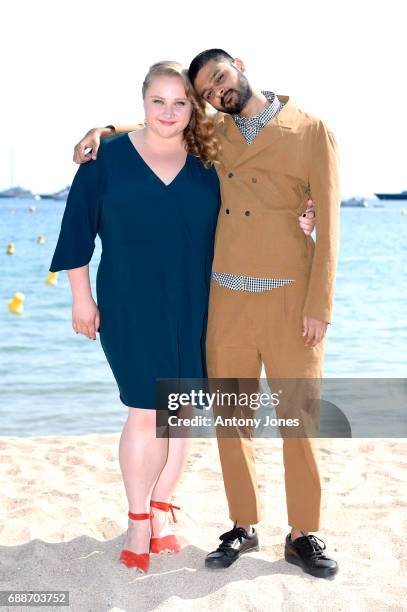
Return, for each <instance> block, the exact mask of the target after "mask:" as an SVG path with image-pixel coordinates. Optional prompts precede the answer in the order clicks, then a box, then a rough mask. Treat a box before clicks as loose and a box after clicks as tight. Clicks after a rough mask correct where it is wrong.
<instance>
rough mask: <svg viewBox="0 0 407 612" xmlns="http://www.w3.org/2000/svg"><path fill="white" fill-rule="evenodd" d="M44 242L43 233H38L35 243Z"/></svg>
mask: <svg viewBox="0 0 407 612" xmlns="http://www.w3.org/2000/svg"><path fill="white" fill-rule="evenodd" d="M44 242H45V238H44V234H40V235H39V236H38V238H37V243H38V244H44Z"/></svg>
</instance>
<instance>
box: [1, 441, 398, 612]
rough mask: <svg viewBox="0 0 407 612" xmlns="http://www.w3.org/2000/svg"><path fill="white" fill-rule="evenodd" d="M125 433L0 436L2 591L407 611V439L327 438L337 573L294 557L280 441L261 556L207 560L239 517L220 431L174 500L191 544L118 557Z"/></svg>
mask: <svg viewBox="0 0 407 612" xmlns="http://www.w3.org/2000/svg"><path fill="white" fill-rule="evenodd" d="M118 441H119V434H116V433H115V434H108V435H85V436H61V437H55V436H53V437H36V438H16V437H0V471H1V484H0V544H1V546H0V590H6V589H13V590H26V589H35V590H41V589H45V590H47V589H54V590H69V591H70V607H69V609H70V610H74V611H75V612H82V611H84V612H93V611H95V612H104V611H111V612H112V611H121V610H123V611H133V610H137V611H139V610H140V611H147V610H160V611H163V610H172V611H176V612H180V611H183V610H188V611H189V610H199V612H203V611H205V610H216V611H219V610H222V611H223V610H231V611H232V610H233V611H235V610H250V611H257V610H261V611H263V610H267V611H268V610H273V611H274V610H276V611H277V610H284V611H296V612H297V611H298V610H310V611H311V610H312V611H313V612H315V611H318V610H321V611H322V610H324V611H329V612H331V611H332V612H333V611H342V610H344V611H345V610H346V611H348V610H351V611H355V612H356V611H357V612H361V611H364V610H366V611H369V612H370V611H376V610H386V611H388V610H392V611H393V610H394V611H396V610H400V611H401V610H407V605H406V604H405V602H406V601H407V594H406V584H407V580H406V577H407V561H406V548H407V530H406V524H407V520H406V519H407V513H406V506H407V496H406V466H407V442H406V441H405V440H398V439H392V440H390V439H376V440H373V439H365V440H343V439H342V440H320V441H319V448H320V455H321V464H320V466H321V475H322V478H323V486H324V494H323V507H322V527H321V530H320V531H319V532H318V533H317V534H316V535H318V536H319V537H320V538H322V539H323V540H324V541H325V542H326V544H327V551H328V552H329V553H330V554H331V556H332V557H334V558H335V559H336V560H337V561H338V563H339V567H340V569H339V573H338V574H337V575H336V576H335V578H333V579H330V580H323V579H318V578H314V577H312V576H309V575H307V574H304V573H303V572H302V571H301V569H300V568H297V567H295V566H292V565H289V564H288V563H286V562H285V561H284V558H283V542H284V537H285V535H286V533H287V532H288V530H289V528H288V526H287V523H286V521H287V518H286V508H285V497H284V482H283V474H284V472H283V464H282V451H281V446H282V442H281V440H270V439H268V440H265V439H262V440H258V441H257V442H256V447H257V458H258V474H259V481H260V483H261V492H262V500H263V505H264V519H263V521H262V522H261V523H260V525H259V526H258V529H259V537H260V544H261V550H260V552H258V553H254V554H251V555H247V556H245V557H242V558H241V559H240V560H239V561H238V562H237V563H236V564H234V565H233V566H232V567H231V568H229V569H228V570H221V571H215V572H214V571H210V570H206V569H205V567H204V557H205V555H206V554H207V552H208V551H210V550H213V549H214V548H216V546H217V545H218V543H219V542H218V537H219V535H220V534H221V533H222V532H224V531H227V530H228V529H230V522H229V521H228V518H227V516H228V514H227V508H226V502H225V497H224V494H223V486H222V479H221V472H220V466H219V461H218V454H217V447H216V441H215V440H195V441H194V445H193V449H192V453H191V457H190V460H189V463H188V466H187V469H186V471H185V473H184V475H183V478H182V481H181V483H180V485H179V489H178V491H177V494H176V496H175V498H174V502H175V503H177V505H180V506H181V508H182V510H181V511H180V512H178V519H179V520H178V523H177V525H176V529H177V533H178V534H179V535H180V538H181V540H182V542H183V543H184V545H185V547H184V548H183V550H182V551H181V552H180V553H179V554H178V555H174V556H165V557H163V556H156V555H154V556H153V557H152V561H151V566H150V572H149V574H148V575H146V576H140V575H139V574H136V573H134V571H132V570H129V569H127V568H126V567H124V566H123V565H121V564H120V563H119V561H118V556H119V552H120V550H121V547H122V543H123V540H124V535H125V530H126V528H127V501H126V497H125V494H124V488H123V484H122V481H121V474H120V468H119V463H118V458H117V446H118ZM6 609H10V610H14V611H15V610H18V609H21V610H29V609H33V608H27V607H26V608H19V607H10V608H1V610H6ZM40 609H44V610H51V609H53V610H56V609H61V610H64V609H65V610H66V609H68V608H66V607H65V608H56V607H54V608H51V607H45V608H40Z"/></svg>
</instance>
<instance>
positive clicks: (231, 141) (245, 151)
mask: <svg viewBox="0 0 407 612" xmlns="http://www.w3.org/2000/svg"><path fill="white" fill-rule="evenodd" d="M278 97H279V99H280V100H281V101H283V102H285V106H284V107H283V109H282V110H281V111H280V112H279V113H278V114H277V115H276V117H274V119H273V120H272V121H271V122H270V123H268V124H267V125H266V126H265V127H264V128H263V129H262V131H261V132H260V134H259V135H258V136H257V137H256V138H255V140H254V141H253V143H252V144H251V145H248V144H247V143H246V141H245V139H244V138H243V136H242V134H241V132H240V130H239V129H238V128H237V127H236V125H235V123H234V121H233V118H232V117H231V116H230V115H226V114H223V113H218V115H217V133H218V136H219V139H220V145H221V152H220V156H219V163H217V164H216V168H217V171H218V175H219V177H220V181H221V193H222V206H221V209H220V214H219V219H218V225H217V230H216V239H215V257H214V261H213V270H214V271H215V272H228V273H234V274H243V275H248V276H256V277H267V278H297V277H298V276H299V275H301V276H303V275H307V276H308V277H309V284H308V293H307V298H306V301H305V304H304V309H303V314H304V315H308V316H310V317H313V318H315V319H319V320H321V321H331V313H332V302H333V293H334V283H335V270H336V262H337V256H338V244H339V206H340V193H339V179H338V159H337V146H336V141H335V138H334V135H333V134H332V132H331V131H330V130H329V129H328V128H327V127H326V125H325V124H324V123H323V122H322V121H321V120H320V119H317V118H316V117H313V116H312V115H310V114H308V113H304V112H303V111H301V110H300V109H298V108H297V107H296V106H295V105H294V104H293V102H292V101H291V100H290V98H289V97H288V96H283V95H279V94H278ZM309 195H311V196H312V198H313V201H314V204H315V209H316V232H317V239H316V241H315V242H314V240H313V239H312V238H311V237H310V236H305V234H304V233H303V231H302V230H301V228H300V227H299V224H298V216H299V215H300V214H301V213H302V212H304V210H305V208H306V201H307V199H308V197H309Z"/></svg>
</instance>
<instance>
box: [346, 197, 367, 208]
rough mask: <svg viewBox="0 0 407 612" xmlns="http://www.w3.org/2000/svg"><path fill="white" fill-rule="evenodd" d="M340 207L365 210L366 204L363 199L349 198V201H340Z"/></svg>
mask: <svg viewBox="0 0 407 612" xmlns="http://www.w3.org/2000/svg"><path fill="white" fill-rule="evenodd" d="M341 206H343V207H345V208H346V207H349V208H367V207H368V203H367V201H366V199H365V198H349V200H342V202H341Z"/></svg>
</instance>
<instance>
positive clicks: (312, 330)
mask: <svg viewBox="0 0 407 612" xmlns="http://www.w3.org/2000/svg"><path fill="white" fill-rule="evenodd" d="M327 327H328V323H326V322H325V321H318V319H312V318H311V317H303V327H302V335H303V336H305V338H306V340H305V346H316V345H317V344H318V343H319V342H321V340H322V338H323V337H324V336H325V334H326V330H327Z"/></svg>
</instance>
